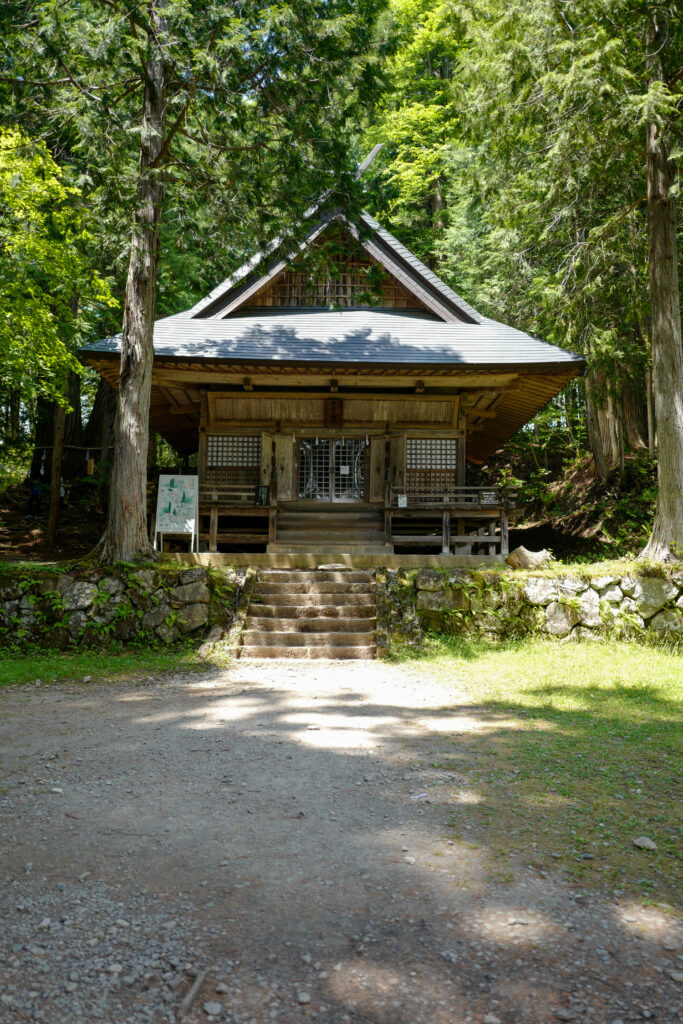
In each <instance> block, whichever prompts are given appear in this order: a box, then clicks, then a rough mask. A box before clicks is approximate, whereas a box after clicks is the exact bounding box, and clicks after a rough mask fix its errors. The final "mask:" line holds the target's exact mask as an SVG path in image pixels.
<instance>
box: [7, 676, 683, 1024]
mask: <svg viewBox="0 0 683 1024" xmlns="http://www.w3.org/2000/svg"><path fill="white" fill-rule="evenodd" d="M445 700H446V691H445V690H444V688H443V687H441V686H439V685H438V684H436V683H430V682H429V681H425V680H424V678H423V679H420V678H418V675H417V669H416V668H415V667H392V666H388V665H383V664H381V663H376V662H371V663H367V662H365V663H356V664H352V663H351V664H349V663H346V664H344V663H324V662H320V663H316V664H304V665H294V664H291V663H287V664H286V663H278V662H268V663H265V662H252V663H249V662H240V663H238V664H237V665H235V666H234V667H233V668H230V669H227V670H224V671H215V672H213V673H212V674H209V675H207V676H205V677H203V678H199V679H198V678H197V677H177V678H174V679H171V680H170V681H169V680H165V681H164V682H163V684H160V683H155V682H153V681H150V682H147V683H145V684H142V685H134V684H117V685H113V686H109V687H106V688H105V687H92V686H89V687H78V688H74V687H71V688H69V687H61V688H54V687H53V688H50V689H49V690H48V689H39V688H34V687H30V688H28V689H16V690H12V691H9V692H5V693H4V694H3V695H2V697H0V701H1V703H0V707H2V711H3V714H2V721H1V722H0V750H1V751H2V786H1V788H0V842H1V844H2V859H1V861H0V863H1V864H2V869H1V870H0V883H1V885H0V900H1V902H2V915H3V921H4V925H3V926H2V928H1V929H0V1020H1V1021H2V1022H3V1024H14V1022H20V1021H21V1022H23V1021H33V1020H35V1021H44V1022H45V1024H62V1022H64V1024H79V1022H83V1024H85V1022H88V1024H91V1022H94V1021H105V1022H107V1024H121V1022H128V1024H147V1022H153V1024H157V1022H165V1021H178V1020H182V1019H186V1020H187V1021H191V1022H198V1021H209V1020H211V1019H214V1020H219V1021H222V1022H226V1024H227V1022H231V1024H247V1022H253V1024H262V1022H269V1021H277V1022H283V1024H290V1022H304V1021H323V1022H328V1021H329V1022H340V1024H341V1022H345V1024H360V1022H373V1024H375V1022H376V1024H427V1022H428V1024H442V1022H443V1024H446V1022H448V1024H459V1022H470V1021H471V1022H476V1024H482V1022H483V1024H497V1022H502V1024H515V1022H516V1024H521V1022H530V1024H531V1022H543V1021H558V1020H559V1021H569V1020H576V1021H584V1022H589V1021H590V1022H596V1024H597V1022H605V1024H618V1022H619V1021H623V1022H624V1024H626V1022H629V1021H636V1020H638V1021H641V1020H652V1021H657V1022H661V1024H675V1022H677V1021H678V1020H679V1019H680V1011H681V1004H680V997H681V993H683V932H682V931H681V928H680V924H679V923H678V922H677V920H676V919H675V918H674V917H673V915H671V916H670V915H667V914H665V913H663V912H662V911H661V910H656V909H654V908H649V907H647V906H645V905H641V904H639V903H638V902H637V901H635V900H632V899H627V898H625V897H624V898H616V897H614V898H612V899H609V898H607V897H606V896H599V895H596V894H595V893H590V892H586V891H584V890H579V889H576V888H573V887H572V886H570V885H569V884H568V883H567V882H566V881H565V880H564V879H563V878H561V877H560V876H557V877H552V876H545V877H543V876H542V875H540V874H539V872H538V871H535V870H534V869H533V868H531V867H529V866H528V865H525V864H523V863H519V864H518V865H513V868H512V869H511V871H510V873H509V875H507V876H506V878H505V880H501V879H500V876H499V875H496V872H495V871H494V870H493V869H492V861H491V858H490V854H489V852H488V849H487V846H486V836H485V835H483V834H482V835H479V834H477V832H476V829H473V830H472V833H471V834H472V842H471V843H467V844H464V843H457V842H454V841H453V840H452V839H451V838H450V837H449V829H448V827H447V825H446V822H447V820H448V819H449V818H450V817H451V816H452V814H453V812H454V810H455V812H456V813H457V814H458V815H459V816H460V820H459V825H460V827H461V828H463V827H464V828H465V829H467V809H468V806H471V802H472V801H474V800H476V799H477V794H476V792H473V791H472V790H471V789H470V788H468V778H467V772H466V770H463V772H462V775H461V776H460V777H458V776H454V774H453V772H449V773H444V772H442V771H440V770H439V769H438V768H434V767H432V763H433V762H434V761H435V760H438V750H439V739H440V736H442V735H443V734H444V733H445V732H448V733H449V734H452V733H453V732H454V731H456V732H458V731H459V732H467V733H470V732H471V731H473V730H478V729H485V728H486V727H487V719H486V717H485V715H483V714H479V713H478V712H475V711H471V710H470V709H458V708H457V706H454V707H452V708H449V709H444V703H445ZM204 972H206V973H204ZM193 982H197V984H195V985H194V989H195V992H196V998H195V999H194V1002H193V1005H192V1007H191V1008H190V1009H189V1010H187V1013H186V1015H184V1014H183V1011H182V1004H183V1000H185V1005H186V1006H187V998H186V997H187V996H188V993H189V992H190V989H191V987H192V986H193Z"/></svg>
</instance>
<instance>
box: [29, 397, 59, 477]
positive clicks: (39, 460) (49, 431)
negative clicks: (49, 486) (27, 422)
mask: <svg viewBox="0 0 683 1024" xmlns="http://www.w3.org/2000/svg"><path fill="white" fill-rule="evenodd" d="M54 417H55V410H54V403H53V402H49V401H48V400H47V398H44V397H43V395H38V399H37V401H36V417H35V419H36V426H35V439H34V448H33V457H32V458H31V468H30V470H29V476H30V478H31V480H38V479H39V478H40V471H41V469H42V470H43V474H44V477H43V478H44V480H45V482H46V483H47V481H48V479H49V477H50V466H51V464H52V435H53V432H54Z"/></svg>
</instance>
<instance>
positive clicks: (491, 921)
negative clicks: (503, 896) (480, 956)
mask: <svg viewBox="0 0 683 1024" xmlns="http://www.w3.org/2000/svg"><path fill="white" fill-rule="evenodd" d="M463 923H465V922H463ZM466 923H467V924H468V925H469V927H470V928H471V930H473V931H476V932H478V933H479V935H481V936H482V937H483V938H486V939H489V940H491V941H493V942H497V943H499V944H500V945H503V946H508V945H511V944H514V945H515V946H519V945H534V944H535V943H537V942H541V941H543V940H544V939H549V938H551V937H552V936H557V935H559V934H560V933H561V928H560V927H559V926H558V925H557V924H556V923H555V922H554V921H552V920H551V919H550V918H549V917H547V916H546V915H545V914H541V913H539V911H537V910H534V911H533V912H531V913H530V912H529V910H528V909H526V908H524V907H522V906H520V907H514V906H511V905H509V904H508V905H506V906H495V905H492V906H489V907H487V908H486V909H485V910H481V911H479V913H477V914H473V915H472V916H470V917H469V918H468V919H467V922H466Z"/></svg>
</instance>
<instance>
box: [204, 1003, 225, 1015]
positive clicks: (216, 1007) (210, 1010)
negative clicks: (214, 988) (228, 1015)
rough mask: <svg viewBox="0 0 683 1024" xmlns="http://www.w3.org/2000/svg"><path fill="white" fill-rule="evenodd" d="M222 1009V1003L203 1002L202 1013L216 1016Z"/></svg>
mask: <svg viewBox="0 0 683 1024" xmlns="http://www.w3.org/2000/svg"><path fill="white" fill-rule="evenodd" d="M222 1010H223V1004H222V1003H204V1013H205V1014H206V1015H207V1016H208V1017H217V1016H218V1014H219V1013H221V1012H222Z"/></svg>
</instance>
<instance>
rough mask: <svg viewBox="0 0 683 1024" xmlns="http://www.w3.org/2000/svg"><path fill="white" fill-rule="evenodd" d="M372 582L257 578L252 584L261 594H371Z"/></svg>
mask: <svg viewBox="0 0 683 1024" xmlns="http://www.w3.org/2000/svg"><path fill="white" fill-rule="evenodd" d="M374 589H375V585H374V583H368V582H365V583H334V582H325V581H324V580H323V581H321V582H320V583H308V582H303V583H289V582H283V583H271V582H269V581H268V582H264V581H262V580H257V581H256V584H255V586H254V591H253V593H254V594H257V595H258V596H263V595H265V594H347V595H350V594H373V593H374Z"/></svg>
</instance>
